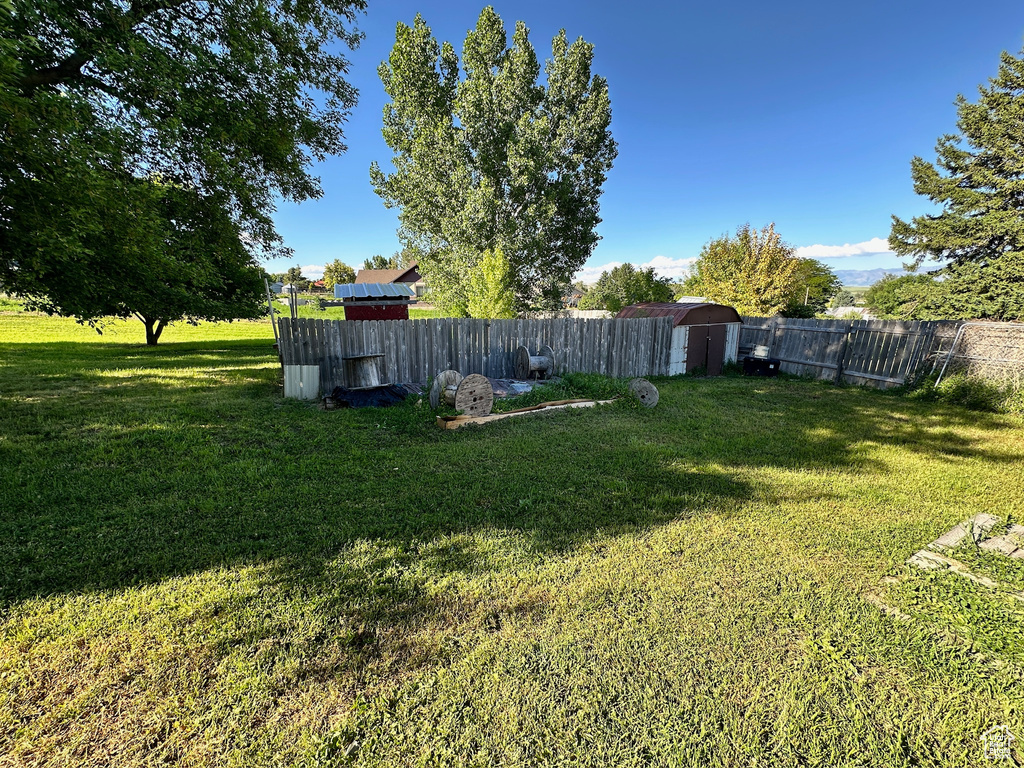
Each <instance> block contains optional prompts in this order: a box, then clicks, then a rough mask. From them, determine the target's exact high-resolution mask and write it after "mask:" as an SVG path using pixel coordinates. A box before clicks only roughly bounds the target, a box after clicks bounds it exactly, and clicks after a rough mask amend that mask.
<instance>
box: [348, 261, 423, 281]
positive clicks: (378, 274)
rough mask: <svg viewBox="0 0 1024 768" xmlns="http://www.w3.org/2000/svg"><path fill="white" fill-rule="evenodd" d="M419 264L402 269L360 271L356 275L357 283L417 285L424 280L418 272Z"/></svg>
mask: <svg viewBox="0 0 1024 768" xmlns="http://www.w3.org/2000/svg"><path fill="white" fill-rule="evenodd" d="M417 266H418V265H417V262H415V261H414V262H413V263H412V264H410V265H409V266H407V267H402V268H401V269H360V270H359V272H357V273H356V282H357V283H417V282H419V281H420V280H422V279H423V278H421V277H420V273H419V271H418V270H417V268H416V267H417Z"/></svg>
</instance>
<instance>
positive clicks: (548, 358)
mask: <svg viewBox="0 0 1024 768" xmlns="http://www.w3.org/2000/svg"><path fill="white" fill-rule="evenodd" d="M534 374H536V378H538V379H550V378H551V377H552V376H554V375H555V351H554V350H553V349H551V347H549V346H548V345H547V344H545V345H544V346H542V347H541V348H540V352H539V353H538V354H536V355H531V354H530V350H529V349H527V348H526V347H522V346H521V347H519V349H517V350H516V364H515V377H516V378H517V379H519V380H520V381H526V380H527V379H529V378H530V377H531V376H533V375H534Z"/></svg>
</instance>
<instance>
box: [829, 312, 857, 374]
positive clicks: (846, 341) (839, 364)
mask: <svg viewBox="0 0 1024 768" xmlns="http://www.w3.org/2000/svg"><path fill="white" fill-rule="evenodd" d="M851 336H853V323H847V324H846V335H845V336H843V343H842V345H841V346H840V347H839V357H838V359H837V360H836V376H835V378H834V379H832V383H833V384H839V383H840V382H841V381H842V380H843V370H844V369H845V368H846V350H848V349H849V348H850V337H851Z"/></svg>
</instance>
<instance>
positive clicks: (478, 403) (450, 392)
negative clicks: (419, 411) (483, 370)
mask: <svg viewBox="0 0 1024 768" xmlns="http://www.w3.org/2000/svg"><path fill="white" fill-rule="evenodd" d="M441 403H445V404H447V405H450V406H454V408H455V409H456V410H457V411H460V412H461V413H463V414H464V415H466V416H487V415H488V414H489V413H490V412H491V408H492V407H493V406H494V389H493V388H492V387H491V382H490V381H489V380H488V378H487V377H486V376H481V375H480V374H479V373H471V374H470V375H469V376H466V377H463V376H462V374H461V373H459V372H458V371H452V370H448V371H441V373H439V374H437V378H435V379H434V383H433V384H431V386H430V407H431V408H437V407H439V406H440V405H441Z"/></svg>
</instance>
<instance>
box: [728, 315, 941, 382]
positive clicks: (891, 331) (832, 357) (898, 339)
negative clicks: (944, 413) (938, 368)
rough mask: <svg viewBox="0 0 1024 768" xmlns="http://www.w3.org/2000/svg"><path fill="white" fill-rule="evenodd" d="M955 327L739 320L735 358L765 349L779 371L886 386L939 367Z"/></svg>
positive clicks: (880, 322) (937, 323) (882, 322)
mask: <svg viewBox="0 0 1024 768" xmlns="http://www.w3.org/2000/svg"><path fill="white" fill-rule="evenodd" d="M959 325H960V323H958V322H955V321H931V322H916V321H914V322H901V321H898V320H803V319H792V318H782V317H744V318H743V326H742V328H741V329H740V346H739V349H740V357H741V358H742V357H743V356H744V355H749V354H750V353H751V352H752V351H753V349H754V347H756V346H766V347H768V357H771V358H775V359H778V360H779V361H780V363H781V365H780V366H779V367H780V370H781V371H782V372H783V373H791V374H795V375H798V376H813V377H815V378H819V379H826V380H829V381H834V382H836V383H839V382H846V383H849V384H866V385H869V386H874V387H879V388H886V387H892V386H898V385H900V384H904V383H906V382H907V381H908V380H912V379H913V378H914V377H915V376H916V375H919V374H921V373H928V372H930V371H931V370H933V369H934V368H935V365H936V362H937V361H939V364H940V365H941V360H942V359H943V358H944V355H945V354H946V353H947V352H948V351H949V348H950V346H951V345H952V343H953V339H954V338H955V337H956V331H957V328H958V327H959Z"/></svg>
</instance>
